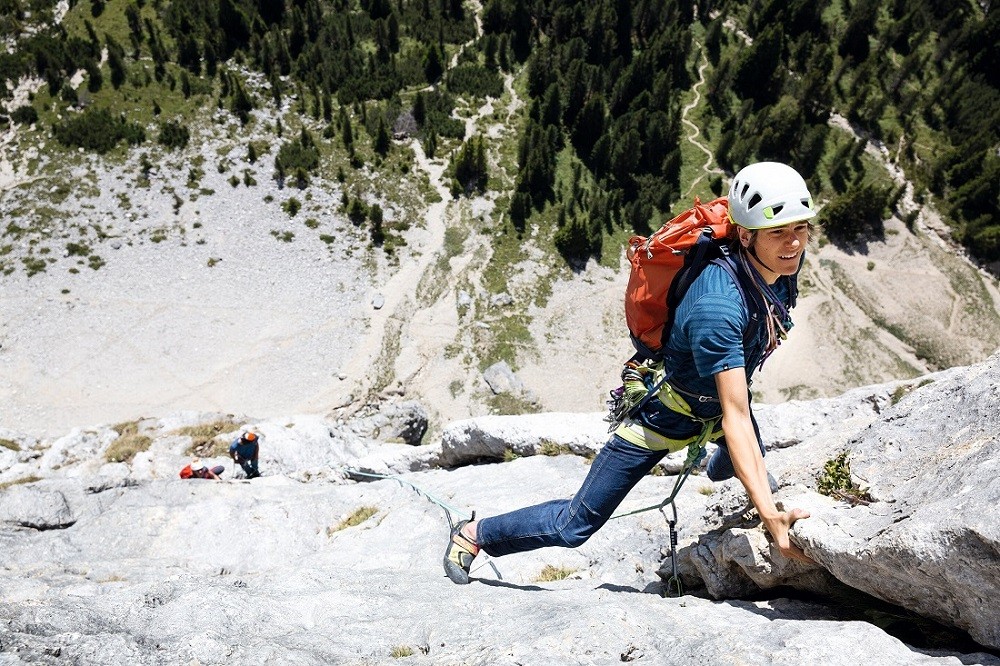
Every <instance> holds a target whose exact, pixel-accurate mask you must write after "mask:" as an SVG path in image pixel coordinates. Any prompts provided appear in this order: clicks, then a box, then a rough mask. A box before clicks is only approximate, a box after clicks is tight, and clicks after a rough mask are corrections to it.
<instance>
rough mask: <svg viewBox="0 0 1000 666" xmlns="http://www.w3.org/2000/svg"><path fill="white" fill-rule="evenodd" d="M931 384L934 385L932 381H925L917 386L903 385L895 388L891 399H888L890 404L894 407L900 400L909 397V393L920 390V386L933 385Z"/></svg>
mask: <svg viewBox="0 0 1000 666" xmlns="http://www.w3.org/2000/svg"><path fill="white" fill-rule="evenodd" d="M933 383H934V380H933V379H925V380H923V381H922V382H920V383H919V384H903V385H901V386H897V387H896V390H895V391H893V392H892V397H891V399H890V400H891V403H890V404H893V405H895V404H896V403H898V402H899V401H900V400H902V399H903V398H905V397H906V396H908V395H910V393H912V392H913V391H916V390H917V389H918V388H920V387H922V386H927V385H928V384H933Z"/></svg>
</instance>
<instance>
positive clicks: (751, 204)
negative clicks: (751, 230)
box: [747, 192, 761, 210]
mask: <svg viewBox="0 0 1000 666" xmlns="http://www.w3.org/2000/svg"><path fill="white" fill-rule="evenodd" d="M760 201H761V199H760V194H758V193H757V192H754V193H753V196H752V197H750V201H749V203H747V210H750V209H751V208H753V207H754V206H756V205H757V204H759V203H760Z"/></svg>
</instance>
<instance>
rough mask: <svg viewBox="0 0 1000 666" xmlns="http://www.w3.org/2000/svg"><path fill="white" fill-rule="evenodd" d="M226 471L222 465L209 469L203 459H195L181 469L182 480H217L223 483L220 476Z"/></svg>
mask: <svg viewBox="0 0 1000 666" xmlns="http://www.w3.org/2000/svg"><path fill="white" fill-rule="evenodd" d="M224 471H226V468H225V467H223V466H222V465H216V466H215V467H207V466H206V465H205V463H203V462H202V461H201V458H195V459H193V460H192V461H191V462H190V463H188V464H187V465H185V466H184V468H183V469H181V474H180V476H181V478H182V479H215V480H216V481H221V480H222V479H220V478H219V475H220V474H222V473H223V472H224Z"/></svg>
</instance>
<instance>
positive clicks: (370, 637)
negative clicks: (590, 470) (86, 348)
mask: <svg viewBox="0 0 1000 666" xmlns="http://www.w3.org/2000/svg"><path fill="white" fill-rule="evenodd" d="M997 386H1000V357H997V356H994V357H992V358H991V359H989V361H987V362H985V363H983V364H979V365H975V366H971V367H963V368H955V369H952V370H949V371H946V372H943V373H938V374H934V375H929V376H926V377H922V378H920V379H919V380H915V381H909V382H895V383H891V384H886V385H880V386H873V387H867V388H860V389H856V390H854V391H851V392H849V393H847V394H844V395H843V396H841V397H838V398H832V399H822V400H815V401H810V402H800V401H795V402H789V403H785V404H782V405H779V406H774V407H762V408H761V409H760V414H759V416H760V420H761V425H762V430H763V431H764V434H765V438H766V441H767V444H768V447H769V449H770V450H769V453H768V455H767V461H768V466H769V469H770V470H771V471H772V472H773V474H774V475H775V477H776V478H777V479H778V485H779V486H780V489H779V490H778V492H777V499H778V500H779V501H780V502H781V503H783V504H784V505H786V506H799V507H803V508H807V509H809V510H810V511H811V512H812V517H811V518H809V519H805V520H801V521H799V522H798V523H797V524H796V526H795V529H794V533H793V538H794V539H795V540H796V541H797V542H798V543H800V544H801V545H802V546H803V547H804V548H805V550H806V552H807V553H808V554H809V555H810V556H812V557H813V558H814V559H815V560H816V562H817V565H816V566H808V567H807V566H804V565H800V564H791V563H789V562H788V561H785V560H782V559H779V558H777V556H775V555H774V554H773V553H772V551H771V549H770V547H769V544H768V542H767V539H766V538H765V534H764V532H763V530H762V528H761V527H760V526H759V524H758V523H757V521H755V520H754V516H753V514H752V513H750V514H747V513H746V508H747V507H746V497H745V495H744V494H743V492H742V490H741V489H740V487H739V485H738V483H737V482H735V481H729V482H725V483H722V484H711V483H710V482H708V481H707V480H706V479H705V478H704V477H701V476H699V475H695V476H692V477H691V478H690V479H689V481H688V482H687V483H686V484H685V485H684V487H683V488H682V490H681V493H680V495H679V499H678V502H677V505H678V508H679V524H678V527H679V531H680V544H679V546H680V551H679V553H678V556H677V557H678V562H677V565H678V568H679V571H680V575H681V577H682V581H683V584H684V590H685V592H686V594H685V595H684V596H682V597H680V598H677V597H673V596H669V595H667V596H665V595H664V593H665V590H666V586H665V583H664V581H665V580H667V579H668V578H669V577H670V576H671V575H672V571H673V564H672V563H671V561H670V558H669V556H668V555H669V550H670V549H669V539H668V536H667V527H666V525H665V522H664V519H663V516H661V515H660V513H658V512H656V511H646V512H641V513H637V514H634V515H631V516H626V517H623V518H621V519H613V520H612V521H610V522H609V524H608V525H607V526H606V527H605V528H604V529H603V530H602V531H601V532H599V533H598V534H597V535H596V536H595V537H594V538H592V539H591V540H590V541H589V542H588V543H586V544H584V545H583V546H582V547H580V548H578V549H576V550H560V549H543V550H540V551H535V552H533V553H528V554H523V555H516V556H509V557H505V558H498V559H494V560H490V559H489V558H486V557H485V556H484V557H483V558H481V561H479V562H477V563H476V564H475V565H474V571H473V578H474V581H473V584H472V585H470V586H467V587H459V586H455V585H453V584H451V583H450V582H449V581H448V579H447V578H445V577H444V575H443V572H442V570H441V556H442V551H443V546H444V543H445V540H446V538H447V518H448V516H451V517H452V518H453V519H455V520H457V519H460V518H462V517H465V516H467V515H468V512H469V511H470V510H471V509H476V510H477V511H479V513H480V515H489V514H494V513H496V512H500V511H504V510H509V509H513V508H516V507H519V506H523V505H525V504H527V503H532V502H538V501H544V500H546V499H550V498H552V497H559V496H566V495H568V494H571V493H573V492H574V491H575V489H576V488H577V486H578V484H579V482H580V480H581V479H582V478H583V476H584V475H585V474H586V471H587V464H588V452H591V451H593V450H594V449H595V448H596V447H598V446H599V445H600V442H601V441H602V440H603V439H604V436H605V431H604V427H603V426H604V424H603V422H602V421H601V418H600V414H592V415H587V416H585V417H581V415H574V414H539V415H534V416H521V417H516V416H511V417H484V418H482V419H474V420H471V421H464V422H456V423H454V424H452V425H451V426H449V427H448V428H447V429H446V431H445V433H444V436H443V437H442V438H440V439H439V440H435V441H434V442H431V443H429V444H424V445H420V446H412V445H407V444H404V443H401V440H405V437H406V435H405V433H406V432H407V431H408V428H407V427H402V428H401V426H400V424H401V423H408V422H411V421H412V418H409V419H408V418H404V419H403V420H402V421H398V420H394V419H393V418H384V419H381V420H379V419H368V420H365V421H358V422H353V423H338V422H334V421H329V420H324V419H320V418H316V417H307V416H298V417H285V418H281V419H276V420H260V421H255V420H247V421H243V420H241V422H240V423H236V422H232V421H226V420H225V417H221V418H220V416H221V415H213V414H204V413H202V414H194V413H179V414H176V415H173V416H169V417H162V418H156V419H147V420H144V421H142V422H139V423H137V424H135V428H134V430H133V431H131V432H127V433H125V434H119V433H118V432H117V431H116V430H114V429H111V428H108V427H95V428H88V429H74V430H73V431H72V432H70V433H69V434H67V435H65V436H63V437H60V438H57V439H54V440H47V439H34V438H30V437H25V436H21V435H17V434H16V433H12V432H10V431H6V430H4V431H0V437H2V438H3V439H2V442H3V445H4V446H3V447H2V448H0V483H3V485H4V489H3V490H2V491H0V541H2V544H3V550H4V553H5V555H4V563H3V568H2V570H0V619H2V621H0V660H2V661H3V662H4V663H26V662H30V663H52V664H56V663H75V664H105V663H123V662H128V663H135V664H161V663H163V664H166V663H202V664H215V663H219V664H221V663H240V664H244V663H261V662H271V661H274V662H282V663H300V664H321V663H344V664H381V663H395V660H396V659H401V658H406V659H408V660H409V662H408V663H410V662H412V663H425V664H458V663H480V664H603V663H618V662H630V661H636V662H639V663H650V664H675V663H724V664H736V663H774V664H801V663H824V664H854V663H879V664H900V665H903V664H989V665H995V664H1000V656H998V655H1000V635H998V634H997V627H998V626H1000V616H998V615H997V609H996V605H995V604H993V603H992V601H991V600H992V599H993V598H995V596H996V595H997V593H998V592H1000V589H998V587H997V586H998V579H997V577H996V575H995V572H996V570H997V567H998V565H1000V532H998V531H997V523H996V521H995V520H992V519H991V517H990V516H991V515H992V509H993V507H994V506H995V505H996V503H997V501H1000V484H998V483H997V478H998V474H997V468H998V465H1000V457H998V456H1000V447H998V446H997V440H996V432H997V426H998V425H1000V424H998V423H997V413H996V409H995V405H996V403H997V398H998V395H997ZM411 416H412V414H411ZM248 426H252V427H254V428H256V429H257V430H258V431H259V432H260V433H262V435H263V444H262V458H261V469H262V470H263V472H264V476H263V477H261V478H258V479H255V480H253V481H245V480H239V479H238V478H233V474H232V473H231V472H232V470H229V469H227V471H226V472H225V473H224V474H223V478H224V479H227V480H224V481H221V482H217V481H208V480H204V481H203V480H182V479H179V478H178V477H177V470H179V469H180V467H181V466H182V465H183V464H184V463H185V462H186V461H187V460H188V456H189V455H190V454H189V451H190V450H191V447H192V446H195V445H197V446H200V447H206V446H209V445H210V444H211V445H212V446H214V444H212V440H211V437H209V438H208V441H207V442H206V441H205V439H204V438H203V439H202V440H201V441H200V442H195V440H194V438H195V437H197V435H195V434H192V433H205V432H209V433H216V432H219V433H220V434H219V436H218V437H217V438H216V440H215V442H216V443H218V444H221V445H223V446H224V445H225V443H226V442H227V441H228V438H229V436H230V435H231V434H232V433H230V432H227V430H229V429H232V430H233V432H238V431H239V429H240V428H243V427H248ZM126 437H145V438H148V440H149V441H148V449H146V450H140V451H138V452H136V453H134V456H133V457H132V458H131V460H129V461H128V462H108V461H107V460H108V456H109V454H111V453H112V451H114V450H115V447H116V446H118V445H120V444H121V440H122V439H123V438H126ZM379 438H381V439H379ZM411 439H414V440H415V439H419V438H412V437H411ZM386 440H389V441H386ZM394 442H395V443H394ZM199 450H203V451H205V452H206V455H208V457H209V459H210V462H212V463H222V464H224V465H226V466H227V467H228V459H227V458H225V457H220V458H216V457H214V456H215V455H216V454H213V453H212V451H218V450H219V449H217V448H216V449H213V448H208V449H205V448H202V449H199ZM838 460H839V461H840V464H841V467H840V468H839V469H838V470H836V473H831V466H832V465H835V464H836V463H837V461H838ZM505 461H506V462H505ZM667 467H668V468H669V467H670V464H669V463H668V465H667ZM824 470H825V472H824ZM237 476H239V473H238V474H237ZM834 478H836V479H839V481H838V484H835V485H837V487H838V488H839V490H837V492H836V493H834V495H833V496H828V495H822V494H818V493H817V489H818V488H819V487H820V486H821V485H823V484H827V485H829V483H830V481H831V479H834ZM673 485H674V478H673V477H671V476H663V475H651V476H649V477H647V478H646V479H644V480H643V481H642V482H641V483H640V484H639V486H638V487H637V488H636V490H635V491H634V492H633V493H632V495H630V497H628V498H627V500H626V502H625V503H624V504H623V505H622V507H621V509H620V511H622V512H623V513H625V512H629V511H634V510H637V509H639V508H643V507H650V506H656V505H657V504H658V503H659V502H660V500H661V499H662V498H663V497H665V496H666V495H667V493H669V492H670V490H671V488H672V487H673ZM828 492H829V491H828ZM862 593H864V594H862ZM869 595H870V596H869ZM922 618H926V619H922ZM931 620H933V621H935V622H932V621H931ZM736 627H738V628H739V629H738V630H735V629H734V628H736Z"/></svg>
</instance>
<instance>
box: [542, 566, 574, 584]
mask: <svg viewBox="0 0 1000 666" xmlns="http://www.w3.org/2000/svg"><path fill="white" fill-rule="evenodd" d="M577 571H578V570H577V569H571V568H570V567H554V566H552V565H551V564H546V565H545V567H544V568H542V571H541V573H539V574H538V577H537V578H535V582H536V583H551V582H553V581H557V580H565V579H567V578H569V577H570V576H572V575H573V574H575V573H576V572H577Z"/></svg>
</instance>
